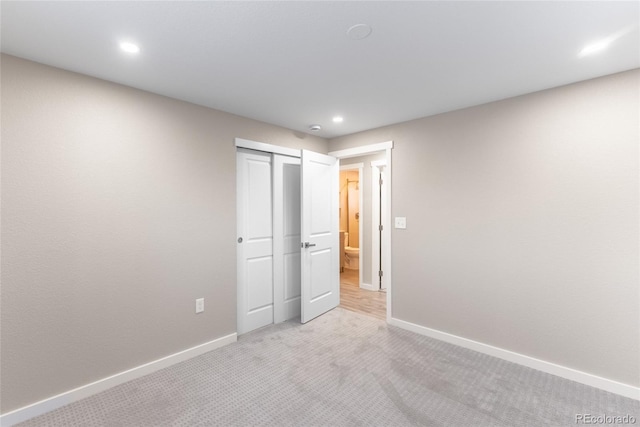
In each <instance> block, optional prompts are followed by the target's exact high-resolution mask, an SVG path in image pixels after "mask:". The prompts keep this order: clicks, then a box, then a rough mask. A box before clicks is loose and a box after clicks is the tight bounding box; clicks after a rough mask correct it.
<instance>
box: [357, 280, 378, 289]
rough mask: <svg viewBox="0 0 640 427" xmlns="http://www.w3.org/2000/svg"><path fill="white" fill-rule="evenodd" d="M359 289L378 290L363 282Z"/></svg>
mask: <svg viewBox="0 0 640 427" xmlns="http://www.w3.org/2000/svg"><path fill="white" fill-rule="evenodd" d="M360 288H362V289H366V290H368V291H377V290H378V288H376V287H375V286H373V285H370V284H368V283H364V282H363V283H362V284H361V285H360Z"/></svg>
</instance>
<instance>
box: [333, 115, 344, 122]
mask: <svg viewBox="0 0 640 427" xmlns="http://www.w3.org/2000/svg"><path fill="white" fill-rule="evenodd" d="M343 121H344V119H343V118H342V117H340V116H335V117H334V118H333V123H342V122H343Z"/></svg>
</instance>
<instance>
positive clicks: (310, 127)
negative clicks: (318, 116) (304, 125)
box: [309, 125, 322, 132]
mask: <svg viewBox="0 0 640 427" xmlns="http://www.w3.org/2000/svg"><path fill="white" fill-rule="evenodd" d="M320 129H322V126H320V125H311V126H309V130H310V131H313V132H318V131H319V130H320Z"/></svg>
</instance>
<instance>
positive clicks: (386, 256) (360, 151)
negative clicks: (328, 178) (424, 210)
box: [328, 141, 393, 322]
mask: <svg viewBox="0 0 640 427" xmlns="http://www.w3.org/2000/svg"><path fill="white" fill-rule="evenodd" d="M392 150H393V141H386V142H380V143H377V144H369V145H363V146H359V147H354V148H346V149H344V150H336V151H330V152H329V153H328V154H329V155H330V156H333V157H337V158H338V159H339V160H340V161H342V160H343V159H348V158H350V157H359V156H365V155H368V154H375V153H380V152H384V153H385V157H386V162H387V166H386V168H385V170H386V174H385V175H386V176H385V178H386V180H387V185H386V186H385V187H384V188H383V189H384V191H383V192H382V197H386V201H387V203H386V204H383V206H384V208H385V209H384V210H385V212H383V224H382V227H383V230H382V238H383V240H384V241H385V242H388V244H386V245H383V249H382V257H383V272H384V276H383V277H385V278H386V279H387V280H386V285H387V322H389V321H391V318H392V317H393V313H392V305H391V302H392V294H393V286H392V278H393V275H392V271H391V265H392V262H391V261H392V260H391V243H392V241H391V240H392V238H391V211H392V209H391V200H392V199H391V186H392V185H391V179H392V176H393V174H392V172H391V165H392V161H391V152H392Z"/></svg>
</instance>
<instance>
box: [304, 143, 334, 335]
mask: <svg viewBox="0 0 640 427" xmlns="http://www.w3.org/2000/svg"><path fill="white" fill-rule="evenodd" d="M301 160H302V167H301V176H302V195H301V214H302V216H301V218H302V224H301V225H302V227H301V229H302V245H301V248H300V251H301V254H302V256H301V259H302V262H301V265H302V286H301V296H302V304H301V316H300V317H301V321H302V323H306V322H308V321H310V320H311V319H313V318H315V317H317V316H319V315H321V314H323V313H325V312H327V311H329V310H331V309H333V308H335V307H337V306H338V304H339V303H340V270H339V269H340V267H339V260H340V259H339V256H340V254H339V233H338V204H339V188H338V178H339V163H338V160H337V159H336V158H335V157H331V156H327V155H324V154H319V153H315V152H312V151H307V150H302V156H301Z"/></svg>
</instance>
